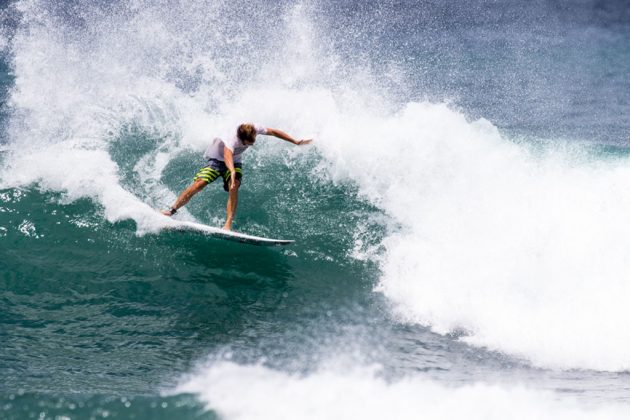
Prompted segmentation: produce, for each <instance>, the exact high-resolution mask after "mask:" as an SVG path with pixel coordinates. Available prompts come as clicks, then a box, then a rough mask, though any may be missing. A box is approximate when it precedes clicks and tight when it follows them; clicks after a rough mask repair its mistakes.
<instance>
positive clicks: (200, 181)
mask: <svg viewBox="0 0 630 420" xmlns="http://www.w3.org/2000/svg"><path fill="white" fill-rule="evenodd" d="M258 134H262V135H268V136H274V137H277V138H279V139H282V140H285V141H288V142H289V143H293V144H295V145H298V146H302V145H305V144H309V143H311V142H312V141H313V140H312V139H303V140H295V139H294V138H293V137H291V136H290V135H288V134H287V133H285V132H284V131H281V130H278V129H276V128H265V127H263V126H260V125H257V124H251V123H245V124H241V125H239V126H238V127H237V128H236V130H235V131H234V132H233V133H231V134H230V135H228V136H226V137H224V138H219V137H217V138H215V139H214V140H213V141H212V143H211V144H210V146H208V148H207V149H206V152H205V153H204V155H203V157H204V159H205V160H206V166H204V167H203V168H201V169H200V170H199V171H198V172H197V174H196V175H195V177H194V178H193V183H192V184H191V185H190V186H188V188H186V189H185V190H184V191H183V192H182V193H181V194H180V195H179V197H178V198H177V200H175V203H174V204H173V205H172V206H171V208H170V209H168V210H163V211H162V214H164V215H165V216H172V215H174V214H175V213H176V212H177V210H179V209H180V208H181V207H183V206H185V205H186V203H188V201H190V199H191V198H192V197H193V196H194V195H195V194H197V193H198V192H199V191H201V190H202V189H204V188H205V187H206V185H208V184H209V183H211V182H213V181H215V180H216V179H217V178H218V177H219V176H220V177H221V178H222V179H223V189H225V191H227V192H228V193H229V195H228V201H227V209H226V210H227V218H226V220H225V225H224V226H223V229H225V230H232V221H233V219H234V215H235V213H236V206H237V204H238V189H239V187H240V186H241V180H242V178H243V165H242V161H241V155H242V154H243V152H245V150H247V149H248V148H249V147H250V146H253V145H254V143H255V142H256V136H257V135H258Z"/></svg>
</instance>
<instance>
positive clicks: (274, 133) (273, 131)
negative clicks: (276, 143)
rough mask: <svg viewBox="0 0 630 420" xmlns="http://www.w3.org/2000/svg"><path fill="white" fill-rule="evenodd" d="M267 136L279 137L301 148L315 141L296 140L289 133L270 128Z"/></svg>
mask: <svg viewBox="0 0 630 420" xmlns="http://www.w3.org/2000/svg"><path fill="white" fill-rule="evenodd" d="M267 135H269V136H274V137H277V138H279V139H282V140H284V141H288V142H289V143H293V144H296V145H298V146H301V145H303V144H309V143H310V142H312V141H313V139H302V140H296V139H294V138H293V137H291V136H290V135H288V134H287V133H285V132H284V131H282V130H278V129H277V128H268V129H267Z"/></svg>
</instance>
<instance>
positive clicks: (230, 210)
mask: <svg viewBox="0 0 630 420" xmlns="http://www.w3.org/2000/svg"><path fill="white" fill-rule="evenodd" d="M240 186H241V180H240V179H237V180H236V181H234V188H233V189H230V191H229V193H230V195H229V196H228V202H227V208H226V211H227V219H226V220H225V225H224V226H223V229H225V230H232V220H233V219H234V214H236V206H237V205H238V188H239V187H240Z"/></svg>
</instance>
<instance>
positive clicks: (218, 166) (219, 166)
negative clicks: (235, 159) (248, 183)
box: [193, 159, 243, 191]
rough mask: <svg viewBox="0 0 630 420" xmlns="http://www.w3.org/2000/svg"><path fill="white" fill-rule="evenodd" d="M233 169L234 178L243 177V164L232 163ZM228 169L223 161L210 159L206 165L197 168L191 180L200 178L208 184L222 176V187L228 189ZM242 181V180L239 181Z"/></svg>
mask: <svg viewBox="0 0 630 420" xmlns="http://www.w3.org/2000/svg"><path fill="white" fill-rule="evenodd" d="M234 170H235V171H236V179H239V180H240V179H242V178H243V165H242V164H241V163H234ZM230 176H231V174H230V170H229V169H228V168H227V166H225V162H221V161H220V160H216V159H210V160H209V161H208V165H207V166H204V167H203V168H201V169H199V171H198V172H197V174H196V175H195V177H194V178H193V181H197V180H198V179H202V180H204V181H206V182H207V183H208V184H209V183H211V182H214V181H215V180H216V179H217V178H218V177H221V178H223V189H224V190H225V191H229V182H230ZM241 182H242V181H241Z"/></svg>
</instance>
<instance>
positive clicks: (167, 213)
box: [161, 209, 173, 216]
mask: <svg viewBox="0 0 630 420" xmlns="http://www.w3.org/2000/svg"><path fill="white" fill-rule="evenodd" d="M161 213H162V214H163V215H164V216H172V215H173V212H172V211H171V210H170V209H169V210H162V212H161Z"/></svg>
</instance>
